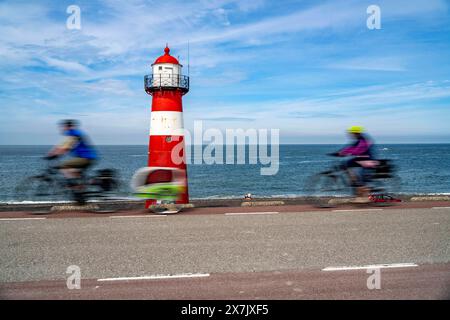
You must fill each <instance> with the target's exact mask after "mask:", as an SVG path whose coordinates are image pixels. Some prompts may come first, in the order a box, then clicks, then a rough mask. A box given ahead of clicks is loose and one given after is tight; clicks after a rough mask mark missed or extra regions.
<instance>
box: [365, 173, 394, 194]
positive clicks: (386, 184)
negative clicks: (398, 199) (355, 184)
mask: <svg viewBox="0 0 450 320" xmlns="http://www.w3.org/2000/svg"><path fill="white" fill-rule="evenodd" d="M371 189H372V192H371V194H372V195H388V196H395V195H398V194H400V191H401V179H400V177H399V176H397V175H393V176H390V177H387V178H382V179H380V178H378V179H374V180H373V182H372V187H371Z"/></svg>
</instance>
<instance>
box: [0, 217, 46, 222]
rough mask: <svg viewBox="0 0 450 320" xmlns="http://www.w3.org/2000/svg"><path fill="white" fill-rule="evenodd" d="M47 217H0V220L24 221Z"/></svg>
mask: <svg viewBox="0 0 450 320" xmlns="http://www.w3.org/2000/svg"><path fill="white" fill-rule="evenodd" d="M45 219H47V218H44V217H41V218H1V219H0V221H26V220H45Z"/></svg>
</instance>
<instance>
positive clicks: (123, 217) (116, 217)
mask: <svg viewBox="0 0 450 320" xmlns="http://www.w3.org/2000/svg"><path fill="white" fill-rule="evenodd" d="M159 217H167V216H166V215H163V214H159V215H157V216H155V215H147V216H110V218H111V219H125V218H159Z"/></svg>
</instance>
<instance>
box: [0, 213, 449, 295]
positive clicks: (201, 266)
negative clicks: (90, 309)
mask: <svg viewBox="0 0 450 320" xmlns="http://www.w3.org/2000/svg"><path fill="white" fill-rule="evenodd" d="M272 210H274V211H271V212H262V213H261V212H260V214H256V215H253V214H252V215H248V214H239V213H249V212H250V211H251V209H245V210H243V209H242V210H240V211H241V212H237V210H230V212H229V213H232V212H234V215H228V214H226V212H224V213H222V214H206V213H202V214H188V215H183V214H178V215H173V216H126V215H125V216H124V215H122V216H117V215H116V216H112V217H110V216H104V217H83V218H61V219H50V218H47V217H39V216H38V217H35V218H37V219H32V220H28V218H25V219H26V220H20V219H22V218H2V219H0V243H1V245H0V297H2V298H5V299H8V298H30V299H35V298H49V299H54V298H94V299H97V298H99V299H101V298H149V299H241V298H242V299H258V298H262V299H264V298H267V299H316V298H318V299H321V298H332V299H336V298H337V299H339V298H342V299H355V298H363V299H365V298H375V299H383V298H386V299H393V298H394V299H403V298H405V299H408V298H425V299H426V298H431V299H449V290H448V289H449V288H450V208H448V207H447V208H445V207H441V208H397V209H392V208H391V209H385V210H383V209H375V210H374V209H360V210H354V209H353V211H345V210H344V209H340V210H335V211H315V212H280V213H275V212H278V211H276V210H277V208H276V207H273V208H272ZM231 211H232V212H231ZM279 211H280V210H279ZM15 219H19V220H15ZM395 263H412V264H414V266H410V267H404V268H392V269H381V270H382V271H381V279H382V285H381V289H379V290H369V289H367V284H366V280H367V278H368V277H369V276H370V274H367V273H366V272H365V269H361V270H337V271H324V270H323V269H324V268H327V267H346V266H366V265H373V264H375V265H378V264H395ZM71 265H76V266H79V268H80V271H81V278H82V280H81V286H82V288H81V289H80V290H68V289H67V287H66V279H67V277H68V276H69V275H68V274H66V270H67V268H68V267H69V266H71ZM186 274H188V278H177V276H180V275H181V276H183V275H186ZM192 274H193V275H192ZM161 276H163V277H164V276H175V278H173V279H171V278H169V279H161ZM129 277H133V278H132V279H129ZM141 277H147V278H144V279H140V278H141ZM99 279H100V281H99Z"/></svg>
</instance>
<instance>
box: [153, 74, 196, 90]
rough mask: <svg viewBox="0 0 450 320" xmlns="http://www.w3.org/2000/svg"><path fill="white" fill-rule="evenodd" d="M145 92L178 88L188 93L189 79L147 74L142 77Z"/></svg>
mask: <svg viewBox="0 0 450 320" xmlns="http://www.w3.org/2000/svg"><path fill="white" fill-rule="evenodd" d="M144 86H145V91H147V92H148V91H154V90H157V89H160V88H174V89H176V88H178V89H181V90H183V91H186V92H187V91H189V77H188V76H182V75H172V74H155V75H153V74H149V75H146V76H145V77H144Z"/></svg>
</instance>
